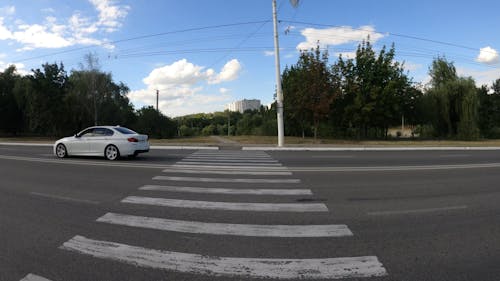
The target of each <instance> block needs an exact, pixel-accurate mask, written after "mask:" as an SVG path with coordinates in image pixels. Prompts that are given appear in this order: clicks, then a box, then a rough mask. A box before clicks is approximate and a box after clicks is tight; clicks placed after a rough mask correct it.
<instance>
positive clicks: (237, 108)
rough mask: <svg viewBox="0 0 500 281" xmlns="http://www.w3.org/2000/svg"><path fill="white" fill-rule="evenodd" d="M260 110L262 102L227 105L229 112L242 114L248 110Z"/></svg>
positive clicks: (240, 101)
mask: <svg viewBox="0 0 500 281" xmlns="http://www.w3.org/2000/svg"><path fill="white" fill-rule="evenodd" d="M259 108H260V100H247V99H243V100H239V101H235V102H232V103H229V104H227V105H226V109H227V110H229V111H239V112H241V113H243V112H245V111H246V110H255V109H259Z"/></svg>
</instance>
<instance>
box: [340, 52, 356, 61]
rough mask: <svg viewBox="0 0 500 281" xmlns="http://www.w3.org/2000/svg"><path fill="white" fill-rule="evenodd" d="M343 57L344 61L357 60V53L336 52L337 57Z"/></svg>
mask: <svg viewBox="0 0 500 281" xmlns="http://www.w3.org/2000/svg"><path fill="white" fill-rule="evenodd" d="M340 55H342V59H355V58H356V52H355V51H353V52H336V53H335V56H336V57H338V56H340Z"/></svg>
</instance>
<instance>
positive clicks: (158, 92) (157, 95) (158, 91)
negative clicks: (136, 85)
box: [156, 90, 160, 112]
mask: <svg viewBox="0 0 500 281" xmlns="http://www.w3.org/2000/svg"><path fill="white" fill-rule="evenodd" d="M159 98H160V90H156V111H158V112H160V109H159V108H158V99H159Z"/></svg>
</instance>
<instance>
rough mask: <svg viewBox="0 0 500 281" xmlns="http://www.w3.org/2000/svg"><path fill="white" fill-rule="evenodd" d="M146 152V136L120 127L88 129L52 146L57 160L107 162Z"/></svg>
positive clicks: (147, 148)
mask: <svg viewBox="0 0 500 281" xmlns="http://www.w3.org/2000/svg"><path fill="white" fill-rule="evenodd" d="M148 151H149V142H148V136H147V135H141V134H138V133H136V132H134V131H132V130H130V129H127V128H125V127H120V126H96V127H90V128H87V129H85V130H83V131H81V132H79V133H78V134H76V135H74V136H72V137H66V138H62V139H60V140H57V141H56V142H55V144H54V154H55V155H56V156H57V157H59V158H64V157H68V156H104V157H105V158H106V159H108V160H116V159H118V158H119V157H120V156H129V157H135V156H137V155H138V154H139V153H143V152H148Z"/></svg>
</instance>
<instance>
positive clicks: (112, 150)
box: [104, 144, 120, 161]
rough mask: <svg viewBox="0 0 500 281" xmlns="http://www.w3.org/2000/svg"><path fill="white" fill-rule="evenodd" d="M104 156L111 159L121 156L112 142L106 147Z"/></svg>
mask: <svg viewBox="0 0 500 281" xmlns="http://www.w3.org/2000/svg"><path fill="white" fill-rule="evenodd" d="M104 157H105V158H106V159H108V160H111V161H113V160H116V159H118V158H119V157H120V151H119V150H118V148H117V147H116V146H114V145H112V144H110V145H108V146H106V148H105V149H104Z"/></svg>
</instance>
